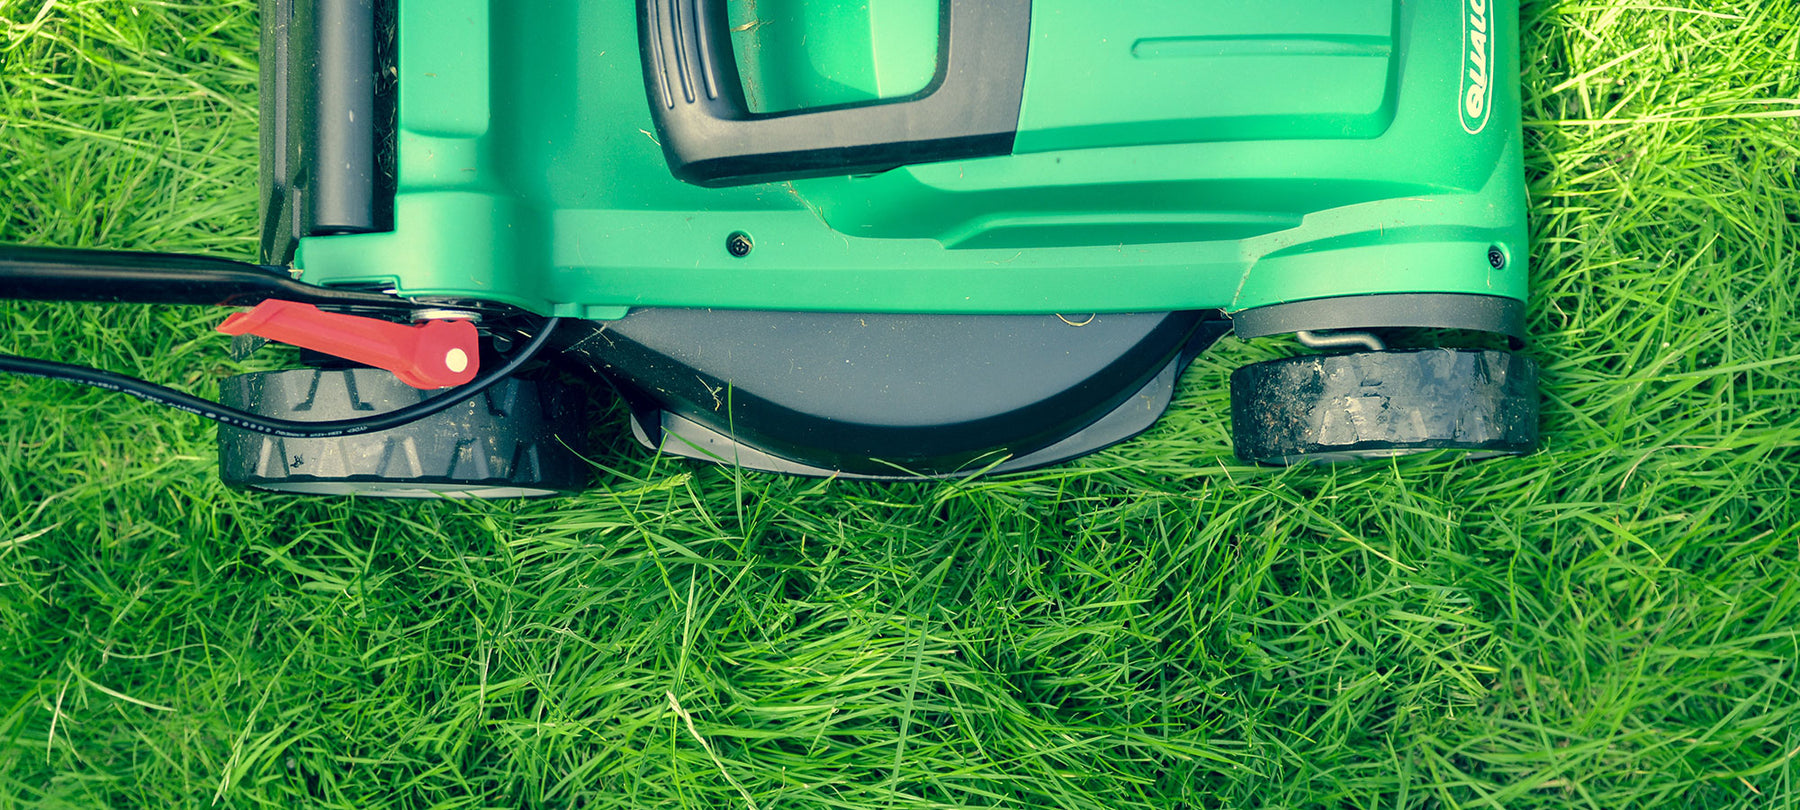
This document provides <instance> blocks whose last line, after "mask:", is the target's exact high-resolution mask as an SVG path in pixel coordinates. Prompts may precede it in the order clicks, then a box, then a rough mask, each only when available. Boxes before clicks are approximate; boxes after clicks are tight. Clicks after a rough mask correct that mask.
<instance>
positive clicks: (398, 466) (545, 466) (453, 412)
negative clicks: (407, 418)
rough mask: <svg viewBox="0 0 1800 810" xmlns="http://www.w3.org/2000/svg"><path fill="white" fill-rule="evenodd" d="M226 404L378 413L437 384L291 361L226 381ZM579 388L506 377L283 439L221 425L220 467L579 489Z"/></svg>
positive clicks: (310, 482) (481, 486)
mask: <svg viewBox="0 0 1800 810" xmlns="http://www.w3.org/2000/svg"><path fill="white" fill-rule="evenodd" d="M219 388H220V391H219V394H220V396H219V398H220V400H221V401H223V402H224V403H225V404H227V405H230V406H232V407H235V408H242V409H244V410H247V411H251V412H253V413H257V414H260V415H263V416H272V417H279V418H282V419H294V420H302V421H326V420H332V419H351V418H357V417H366V416H373V415H375V414H378V413H383V412H386V411H391V410H393V409H395V408H400V407H404V406H407V405H412V404H415V403H418V402H420V401H423V400H424V399H426V398H428V397H432V396H439V395H441V394H442V393H444V392H440V391H420V390H418V389H416V388H412V387H410V386H408V385H406V384H404V383H402V382H400V381H399V380H398V379H396V378H395V377H394V375H392V374H390V373H388V372H386V371H381V370H379V369H371V368H351V369H294V370H289V371H270V372H263V373H259V374H240V375H237V376H235V377H230V378H228V379H226V380H225V381H223V382H222V383H221V384H220V386H219ZM582 394H583V392H581V391H579V390H576V389H573V388H569V387H566V386H563V385H560V384H557V383H552V382H535V381H530V380H521V379H516V378H514V379H508V380H503V381H501V382H500V383H498V384H496V385H495V386H494V387H492V388H490V389H488V390H487V391H486V392H484V393H483V394H481V395H480V396H477V397H475V398H473V399H471V400H470V401H469V402H468V403H466V404H465V405H459V406H457V407H453V408H451V409H449V410H447V411H444V412H443V413H440V414H436V415H434V416H430V417H427V418H424V419H421V420H419V421H417V422H413V423H411V424H408V425H403V426H401V427H398V428H394V429H392V430H384V431H378V432H375V433H365V434H362V435H360V436H345V437H333V438H317V439H284V438H278V437H275V436H265V435H262V434H259V433H252V432H250V431H247V430H243V429H241V428H235V427H230V426H227V425H220V426H219V477H220V478H222V479H223V480H224V481H225V483H227V484H230V485H232V486H237V487H252V488H255V489H266V490H273V491H276V492H292V493H299V494H308V495H350V494H358V495H366V496H374V497H384V498H444V497H449V498H531V497H541V496H545V495H556V494H560V493H564V492H573V491H576V490H580V489H582V488H583V487H584V486H585V485H586V483H587V479H588V474H589V472H590V470H591V469H592V468H591V466H590V465H589V464H588V463H587V462H585V461H583V460H582V458H581V451H582V450H583V441H582V438H583V436H584V435H585V433H586V426H585V424H583V422H582V420H581V419H580V403H581V402H582Z"/></svg>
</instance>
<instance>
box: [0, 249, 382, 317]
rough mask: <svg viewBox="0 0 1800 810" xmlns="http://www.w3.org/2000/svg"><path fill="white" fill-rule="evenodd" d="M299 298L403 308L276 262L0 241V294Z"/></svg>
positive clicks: (131, 300) (244, 302) (166, 300)
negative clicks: (307, 277) (300, 275)
mask: <svg viewBox="0 0 1800 810" xmlns="http://www.w3.org/2000/svg"><path fill="white" fill-rule="evenodd" d="M271 298H279V299H282V300H286V301H299V302H301V303H305V304H315V305H334V306H355V307H377V308H383V309H408V308H410V307H411V304H409V303H408V302H406V301H404V300H402V299H399V298H395V297H392V296H387V295H380V294H376V293H363V292H351V291H348V290H334V289H331V288H329V287H318V286H314V285H311V284H303V283H301V282H298V281H295V280H294V279H293V278H292V277H290V276H289V275H288V274H287V272H286V271H285V270H283V269H282V268H274V267H263V266H261V265H255V264H249V263H247V262H237V261H231V260H229V259H215V258H212V257H209V256H193V255H188V254H179V253H135V252H126V251H114V250H78V249H71V248H42V247H23V246H18V245H0V299H12V300H22V301H95V302H103V303H115V304H201V305H215V306H249V305H251V304H256V303H259V302H262V301H265V300H268V299H271Z"/></svg>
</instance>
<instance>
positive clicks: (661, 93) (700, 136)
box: [638, 0, 1031, 187]
mask: <svg viewBox="0 0 1800 810" xmlns="http://www.w3.org/2000/svg"><path fill="white" fill-rule="evenodd" d="M819 1H820V2H830V1H831V0H819ZM724 6H725V4H724V0H638V38H639V51H640V52H641V53H642V56H643V61H644V89H645V91H646V92H647V93H648V94H649V100H650V112H651V115H652V117H653V118H655V120H656V129H657V132H658V133H659V135H660V138H661V140H662V147H663V153H664V154H665V155H667V157H668V159H669V169H670V170H671V171H672V172H674V174H675V176H676V177H678V178H680V179H682V180H685V181H687V182H689V183H694V184H697V185H702V186H713V187H717V186H734V185H746V184H750V183H762V182H769V181H773V180H790V179H794V178H799V177H820V176H825V175H843V174H860V173H864V172H876V171H885V170H887V169H892V168H894V167H896V166H904V165H907V164H911V163H930V162H935V161H940V160H957V159H962V158H972V157H987V156H991V155H1004V154H1007V153H1009V152H1011V151H1012V146H1013V138H1014V136H1015V135H1016V134H1017V132H1018V126H1019V104H1020V100H1021V98H1022V97H1023V95H1024V92H1025V54H1026V47H1027V45H1028V43H1029V41H1030V34H1031V2H1030V0H943V6H942V9H941V10H940V11H939V13H938V27H939V34H938V36H939V38H938V68H937V74H936V76H935V77H934V78H933V79H932V82H931V84H930V85H929V86H927V87H926V88H925V89H924V90H922V91H920V92H919V93H917V94H914V95H912V96H907V97H905V98H899V99H889V100H882V101H875V102H869V103H863V104H850V105H841V106H833V107H820V108H816V109H807V110H796V111H793V112H782V113H761V114H759V113H752V112H751V111H750V106H749V104H748V103H746V102H745V100H744V86H743V81H742V80H741V79H740V78H739V76H738V71H737V62H736V60H735V59H734V58H733V56H732V50H731V31H730V24H729V23H728V22H727V20H726V16H725V7H724Z"/></svg>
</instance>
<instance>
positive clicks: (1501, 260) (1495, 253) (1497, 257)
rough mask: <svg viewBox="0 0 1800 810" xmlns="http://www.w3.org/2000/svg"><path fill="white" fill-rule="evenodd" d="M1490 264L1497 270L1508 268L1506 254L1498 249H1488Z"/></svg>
mask: <svg viewBox="0 0 1800 810" xmlns="http://www.w3.org/2000/svg"><path fill="white" fill-rule="evenodd" d="M1488 264H1489V265H1490V266H1492V267H1493V268H1494V269H1495V270H1499V269H1500V268H1503V267H1505V266H1506V254H1505V253H1502V252H1500V249H1499V248H1497V247H1491V248H1488Z"/></svg>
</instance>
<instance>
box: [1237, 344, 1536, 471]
mask: <svg viewBox="0 0 1800 810" xmlns="http://www.w3.org/2000/svg"><path fill="white" fill-rule="evenodd" d="M1231 423H1232V433H1233V435H1234V437H1235V444H1236V449H1237V454H1238V456H1239V457H1240V458H1243V459H1244V460H1246V461H1255V462H1261V463H1264V464H1296V463H1304V462H1320V461H1325V462H1332V461H1350V460H1358V459H1369V458H1387V457H1392V456H1399V455H1407V454H1411V453H1418V452H1424V451H1427V450H1440V449H1457V450H1467V451H1471V452H1472V453H1475V454H1480V455H1500V454H1519V453H1528V452H1530V451H1531V450H1532V449H1533V448H1534V447H1536V446H1537V438H1538V424H1537V423H1538V397H1537V366H1536V364H1535V363H1533V362H1532V361H1531V359H1530V358H1527V357H1524V356H1522V355H1518V354H1514V353H1512V352H1505V351H1495V350H1487V349H1419V350H1408V351H1374V352H1356V353H1351V354H1336V355H1308V356H1300V357H1290V358H1286V359H1282V360H1271V361H1268V362H1263V363H1255V364H1252V365H1249V366H1245V367H1243V368H1240V369H1238V370H1237V371H1235V372H1233V373H1232V375H1231Z"/></svg>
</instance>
